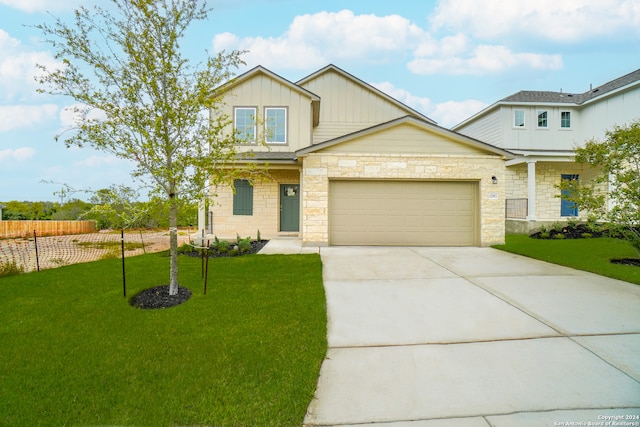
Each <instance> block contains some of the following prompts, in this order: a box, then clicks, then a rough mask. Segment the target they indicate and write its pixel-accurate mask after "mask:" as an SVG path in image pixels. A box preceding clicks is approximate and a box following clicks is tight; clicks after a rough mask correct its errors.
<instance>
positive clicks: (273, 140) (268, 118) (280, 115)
mask: <svg viewBox="0 0 640 427" xmlns="http://www.w3.org/2000/svg"><path fill="white" fill-rule="evenodd" d="M264 116H265V132H266V135H265V138H266V141H267V143H270V144H286V143H287V109H286V108H283V107H278V108H274V107H268V108H265V110H264Z"/></svg>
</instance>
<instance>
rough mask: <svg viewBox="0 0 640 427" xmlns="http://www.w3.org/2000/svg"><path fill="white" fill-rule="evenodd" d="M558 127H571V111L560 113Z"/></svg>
mask: <svg viewBox="0 0 640 427" xmlns="http://www.w3.org/2000/svg"><path fill="white" fill-rule="evenodd" d="M560 127H561V128H565V129H566V128H570V127H571V111H562V112H561V113H560Z"/></svg>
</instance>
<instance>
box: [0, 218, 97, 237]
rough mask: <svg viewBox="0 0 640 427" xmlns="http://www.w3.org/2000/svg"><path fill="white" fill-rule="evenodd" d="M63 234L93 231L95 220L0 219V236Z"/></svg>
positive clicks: (94, 230)
mask: <svg viewBox="0 0 640 427" xmlns="http://www.w3.org/2000/svg"><path fill="white" fill-rule="evenodd" d="M34 230H35V232H36V234H37V235H38V236H63V235H66V234H82V233H95V232H96V222H95V221H35V220H17V221H16V220H3V221H0V238H1V239H10V238H15V237H32V236H33V232H34Z"/></svg>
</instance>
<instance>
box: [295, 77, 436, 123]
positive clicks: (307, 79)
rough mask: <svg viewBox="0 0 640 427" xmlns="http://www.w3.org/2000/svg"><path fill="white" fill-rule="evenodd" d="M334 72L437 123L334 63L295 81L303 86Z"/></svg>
mask: <svg viewBox="0 0 640 427" xmlns="http://www.w3.org/2000/svg"><path fill="white" fill-rule="evenodd" d="M330 71H332V72H335V73H337V74H339V75H341V76H343V77H345V78H346V79H348V80H351V81H352V82H354V83H356V84H357V85H359V86H362V87H364V88H365V89H367V90H369V91H371V92H373V93H375V94H376V95H378V96H381V97H382V98H384V99H386V100H387V101H389V102H391V103H392V104H395V105H396V106H398V107H400V108H401V109H403V110H404V111H406V112H407V113H408V114H410V115H413V116H416V117H419V118H420V119H422V120H425V121H427V122H429V123H433V124H437V123H436V121H435V120H433V119H431V118H429V117H427V116H425V115H424V114H422V113H420V112H419V111H417V110H415V109H413V108H411V107H409V106H408V105H406V104H404V103H402V102H400V101H398V100H397V99H395V98H394V97H392V96H391V95H389V94H387V93H385V92H383V91H381V90H380V89H378V88H376V87H374V86H372V85H370V84H369V83H367V82H365V81H363V80H361V79H359V78H358V77H356V76H354V75H353V74H350V73H348V72H346V71H344V70H343V69H342V68H340V67H338V66H336V65H334V64H328V65H326V66H324V67H322V68H321V69H319V70H318V71H315V72H313V73H311V74H309V75H308V76H307V77H304V78H302V79H301V80H298V81H297V82H296V84H297V85H299V86H303V85H305V84H307V83H309V82H310V81H312V80H315V79H316V78H318V77H319V76H321V75H323V74H326V73H328V72H330Z"/></svg>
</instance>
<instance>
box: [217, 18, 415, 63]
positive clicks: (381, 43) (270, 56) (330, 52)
mask: <svg viewBox="0 0 640 427" xmlns="http://www.w3.org/2000/svg"><path fill="white" fill-rule="evenodd" d="M423 36H424V31H423V30H422V29H421V28H420V27H418V26H417V25H415V24H412V23H411V22H410V21H409V20H408V19H406V18H403V17H401V16H399V15H388V16H383V17H380V16H376V15H354V13H353V12H352V11H350V10H342V11H340V12H319V13H316V14H313V15H310V14H306V15H301V16H297V17H296V18H294V20H293V22H292V23H291V25H290V26H289V29H288V30H287V32H286V33H284V34H283V35H282V36H279V37H267V38H265V37H245V38H238V37H237V36H235V35H233V34H230V33H224V34H219V35H216V36H215V37H214V39H213V49H214V51H220V50H223V49H226V50H230V49H239V50H247V51H249V52H248V53H247V54H246V55H245V56H244V59H245V61H246V62H247V63H248V64H249V65H257V64H260V65H264V66H266V67H272V66H278V67H279V68H282V67H286V68H290V69H308V68H312V67H320V66H323V65H326V64H327V63H329V62H332V61H335V60H343V61H347V60H348V61H358V60H362V59H365V60H367V61H368V62H374V63H384V62H389V61H390V60H391V59H393V58H397V57H398V55H402V53H403V52H404V51H406V50H407V49H412V48H415V47H417V45H418V42H419V40H420V39H421V38H422V37H423Z"/></svg>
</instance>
